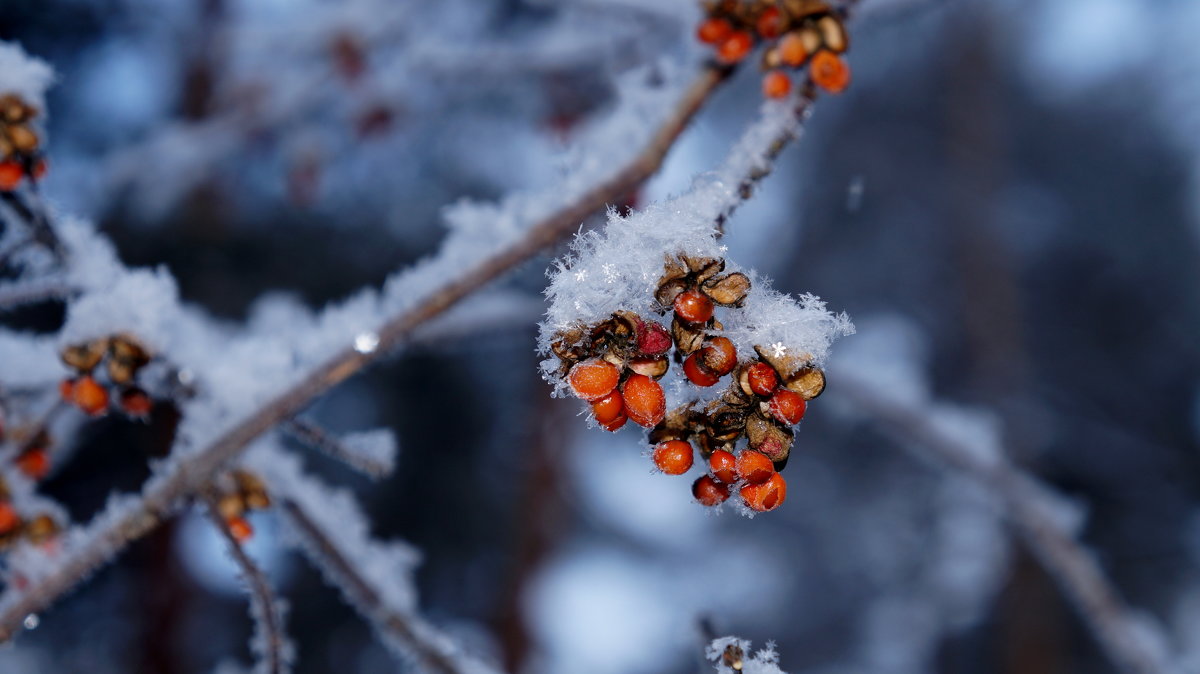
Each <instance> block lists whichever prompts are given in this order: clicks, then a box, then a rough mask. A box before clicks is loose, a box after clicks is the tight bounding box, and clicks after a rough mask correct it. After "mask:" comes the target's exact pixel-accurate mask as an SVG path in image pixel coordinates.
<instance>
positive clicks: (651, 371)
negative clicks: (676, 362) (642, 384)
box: [629, 356, 671, 379]
mask: <svg viewBox="0 0 1200 674" xmlns="http://www.w3.org/2000/svg"><path fill="white" fill-rule="evenodd" d="M670 367H671V362H670V361H669V360H667V357H666V356H657V357H655V358H634V359H632V360H630V361H629V369H630V370H633V371H634V372H636V373H638V374H644V375H646V376H647V377H652V378H654V379H660V378H661V377H662V376H663V375H664V374H666V373H667V370H668V369H669V368H670Z"/></svg>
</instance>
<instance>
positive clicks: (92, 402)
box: [71, 375, 108, 416]
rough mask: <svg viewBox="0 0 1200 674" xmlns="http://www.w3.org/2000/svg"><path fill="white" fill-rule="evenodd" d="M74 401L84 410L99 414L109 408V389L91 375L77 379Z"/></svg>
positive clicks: (72, 397)
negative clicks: (105, 388)
mask: <svg viewBox="0 0 1200 674" xmlns="http://www.w3.org/2000/svg"><path fill="white" fill-rule="evenodd" d="M71 399H72V401H73V402H74V403H75V404H76V405H77V406H78V407H79V409H81V410H83V411H84V412H86V413H88V414H90V415H92V416H97V415H100V414H103V413H104V411H105V410H106V409H108V391H106V390H104V387H103V386H101V385H100V384H99V383H98V382H97V381H96V380H95V379H94V378H92V377H91V376H90V375H84V376H82V377H80V378H79V379H77V380H75V386H74V390H73V391H72V392H71Z"/></svg>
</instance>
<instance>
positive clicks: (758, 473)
mask: <svg viewBox="0 0 1200 674" xmlns="http://www.w3.org/2000/svg"><path fill="white" fill-rule="evenodd" d="M737 472H738V475H741V476H742V478H744V479H745V480H746V481H747V482H749V483H750V484H760V483H762V482H766V481H767V479H768V478H770V477H771V475H772V474H774V473H775V464H773V463H771V460H770V459H768V458H767V457H766V456H763V455H762V454H759V453H758V452H756V451H754V450H750V449H747V450H743V451H742V454H741V456H739V457H738V458H737Z"/></svg>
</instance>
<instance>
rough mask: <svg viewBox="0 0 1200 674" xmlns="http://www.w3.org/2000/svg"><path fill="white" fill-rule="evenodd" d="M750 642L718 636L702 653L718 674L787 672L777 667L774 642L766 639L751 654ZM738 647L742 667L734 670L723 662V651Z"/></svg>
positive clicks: (777, 658)
mask: <svg viewBox="0 0 1200 674" xmlns="http://www.w3.org/2000/svg"><path fill="white" fill-rule="evenodd" d="M751 645H752V644H751V643H750V641H749V640H747V639H740V638H738V637H720V638H717V639H713V640H712V641H711V642H709V644H708V646H707V647H706V648H705V649H704V655H705V657H707V658H708V659H709V661H710V662H712V663H713V668H714V669H716V670H717V672H718V674H738V673H739V672H740V674H787V672H784V671H783V670H782V669H780V668H779V653H778V652H777V651H776V650H775V642H773V641H768V642H767V645H766V647H765V648H761V649H759V650H758V651H757V652H754V653H753V654H751ZM731 647H732V648H734V649H739V650H740V651H741V653H742V667H741V669H738V670H735V669H734V668H733V667H730V666H729V665H728V664H726V663H725V662H724V655H725V651H726V650H727V649H729V648H731Z"/></svg>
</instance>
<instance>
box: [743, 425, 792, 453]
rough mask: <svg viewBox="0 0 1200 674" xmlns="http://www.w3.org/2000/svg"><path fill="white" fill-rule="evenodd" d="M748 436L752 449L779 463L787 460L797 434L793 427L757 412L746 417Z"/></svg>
mask: <svg viewBox="0 0 1200 674" xmlns="http://www.w3.org/2000/svg"><path fill="white" fill-rule="evenodd" d="M746 438H747V439H748V440H749V441H750V448H751V449H753V450H754V451H756V452H761V453H762V454H765V455H766V457H767V458H768V459H770V460H771V461H773V462H775V463H778V462H780V461H787V458H788V455H789V454H790V453H791V451H792V442H793V440H794V439H795V435H794V434H793V433H792V431H791V429H789V428H784V427H783V426H780V425H779V424H777V423H775V422H774V421H772V420H771V419H767V418H765V417H763V416H762V414H758V413H756V414H751V415H750V417H749V418H748V419H746Z"/></svg>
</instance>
